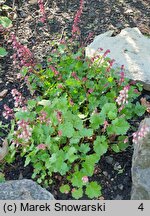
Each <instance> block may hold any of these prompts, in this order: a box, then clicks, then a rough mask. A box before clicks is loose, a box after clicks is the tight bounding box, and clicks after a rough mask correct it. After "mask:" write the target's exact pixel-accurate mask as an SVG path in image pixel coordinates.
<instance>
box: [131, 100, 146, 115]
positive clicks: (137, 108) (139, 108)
mask: <svg viewBox="0 0 150 216" xmlns="http://www.w3.org/2000/svg"><path fill="white" fill-rule="evenodd" d="M145 111H146V107H145V106H143V105H141V104H140V103H139V102H136V105H135V107H134V113H135V114H136V115H138V116H142V115H143V114H144V113H145Z"/></svg>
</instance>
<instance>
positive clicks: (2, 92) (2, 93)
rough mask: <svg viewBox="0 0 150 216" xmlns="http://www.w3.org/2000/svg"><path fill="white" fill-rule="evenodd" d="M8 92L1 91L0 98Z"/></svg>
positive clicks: (5, 90)
mask: <svg viewBox="0 0 150 216" xmlns="http://www.w3.org/2000/svg"><path fill="white" fill-rule="evenodd" d="M7 92H8V90H7V89H4V90H3V91H1V92H0V98H4V97H5V96H6V94H7Z"/></svg>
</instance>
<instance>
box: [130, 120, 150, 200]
mask: <svg viewBox="0 0 150 216" xmlns="http://www.w3.org/2000/svg"><path fill="white" fill-rule="evenodd" d="M143 126H146V127H148V128H149V129H150V118H145V119H144V120H143V121H142V122H141V124H140V127H139V130H138V132H140V131H141V128H142V127H143ZM132 182H133V183H132V184H133V185H132V192H131V199H132V200H150V130H149V132H148V133H147V135H146V136H145V138H143V139H140V140H139V141H138V142H137V143H136V144H135V145H134V154H133V159H132Z"/></svg>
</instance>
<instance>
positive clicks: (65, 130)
mask: <svg viewBox="0 0 150 216" xmlns="http://www.w3.org/2000/svg"><path fill="white" fill-rule="evenodd" d="M59 130H61V131H62V136H66V137H69V138H71V137H73V134H74V132H75V130H74V128H73V124H72V123H71V122H65V123H63V124H61V125H59Z"/></svg>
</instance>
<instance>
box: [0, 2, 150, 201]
mask: <svg viewBox="0 0 150 216" xmlns="http://www.w3.org/2000/svg"><path fill="white" fill-rule="evenodd" d="M11 2H12V1H11ZM34 2H36V1H34V0H30V1H25V0H24V1H23V0H22V1H21V0H17V1H14V7H13V9H14V12H11V13H10V14H9V16H10V17H12V18H13V27H12V28H11V31H13V32H14V33H15V35H16V36H17V37H18V38H19V41H20V42H22V43H24V44H27V45H28V47H29V48H30V50H31V51H32V52H33V53H34V55H35V58H36V59H37V60H38V61H40V62H42V61H43V59H44V56H46V54H47V53H48V52H49V51H50V50H51V46H50V45H49V44H50V41H52V40H54V39H56V40H58V39H60V38H62V37H63V35H68V36H70V35H71V27H72V24H73V18H74V15H75V12H76V11H77V9H78V8H79V0H58V1H50V0H47V1H45V2H46V4H45V7H46V14H47V25H45V26H43V27H41V24H40V23H39V17H40V14H39V8H38V5H37V4H36V3H34ZM7 4H8V5H9V6H12V3H10V1H7ZM149 15H150V4H149V1H148V0H142V1H141V0H134V1H133V0H105V1H104V0H103V1H102V0H85V4H84V10H83V14H82V17H81V23H80V30H81V40H82V41H85V38H86V37H87V36H88V35H89V33H90V32H92V33H93V36H92V37H91V40H92V39H93V38H94V36H96V35H99V34H101V33H104V32H105V31H108V30H112V29H113V30H114V31H115V34H117V33H118V32H119V31H120V30H121V29H123V28H125V27H136V26H137V27H138V28H139V29H140V30H141V32H142V33H143V34H147V35H150V16H149ZM15 16H16V18H15ZM8 38H9V37H8V36H6V38H5V40H4V37H3V36H0V43H2V44H3V46H4V47H6V48H7V51H8V53H9V54H8V55H7V57H6V58H4V59H0V92H1V91H2V90H4V89H7V90H8V92H7V94H6V95H5V96H4V97H2V98H0V112H1V113H2V111H3V105H4V104H7V105H9V106H10V107H13V99H12V96H11V94H10V92H11V90H12V89H13V88H17V89H18V90H19V91H21V92H22V93H23V95H24V96H25V97H30V94H29V92H28V90H27V88H26V86H25V85H24V83H20V82H19V81H18V80H17V79H16V75H17V73H18V69H16V68H15V67H14V65H13V64H12V59H11V58H10V56H11V54H12V47H11V46H10V44H7V41H8ZM110 50H111V47H110ZM146 97H149V95H147V94H146ZM147 99H150V97H149V98H147ZM0 121H3V122H4V123H8V122H7V121H6V120H5V119H4V118H3V117H2V115H0ZM138 125H139V122H138V123H137V127H138ZM132 152H133V149H132V146H130V147H129V148H128V149H127V150H126V151H125V152H122V153H119V154H111V152H110V153H107V155H105V156H103V158H102V159H101V161H100V163H99V164H97V167H96V168H95V175H94V176H93V177H92V178H91V179H90V180H97V181H98V182H99V183H100V184H101V186H102V194H103V195H102V196H101V197H99V199H111V200H112V199H113V200H114V199H130V192H131V184H132V180H131V160H132ZM23 164H24V160H23V159H21V158H20V157H19V156H17V157H16V161H15V162H14V163H13V164H12V165H8V164H5V166H4V174H5V178H6V180H14V179H22V178H29V179H30V178H31V175H32V170H33V168H32V167H31V166H27V167H26V168H24V166H23ZM57 181H58V180H56V184H54V185H53V186H52V187H50V188H49V191H50V192H51V193H52V194H53V195H54V196H55V198H56V199H72V198H71V196H70V194H68V195H63V194H60V192H59V189H58V184H59V182H57ZM83 199H87V197H83Z"/></svg>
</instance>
